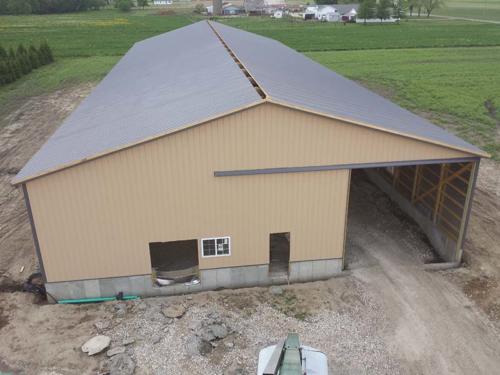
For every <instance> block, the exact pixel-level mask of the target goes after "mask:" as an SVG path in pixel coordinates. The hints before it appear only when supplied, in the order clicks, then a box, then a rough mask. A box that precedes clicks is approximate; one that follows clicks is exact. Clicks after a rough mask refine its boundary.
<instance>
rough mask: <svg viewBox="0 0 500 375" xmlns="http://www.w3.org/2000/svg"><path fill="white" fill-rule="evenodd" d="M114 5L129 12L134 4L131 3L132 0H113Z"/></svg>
mask: <svg viewBox="0 0 500 375" xmlns="http://www.w3.org/2000/svg"><path fill="white" fill-rule="evenodd" d="M115 6H116V7H117V8H118V9H120V10H121V11H122V12H129V11H130V9H132V7H133V6H134V4H133V3H132V0H117V1H116V2H115Z"/></svg>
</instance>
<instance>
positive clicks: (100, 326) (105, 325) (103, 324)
mask: <svg viewBox="0 0 500 375" xmlns="http://www.w3.org/2000/svg"><path fill="white" fill-rule="evenodd" d="M110 326H111V322H109V321H107V320H100V321H98V322H96V323H94V327H95V329H97V330H98V331H99V332H102V331H105V330H107V329H109V327H110Z"/></svg>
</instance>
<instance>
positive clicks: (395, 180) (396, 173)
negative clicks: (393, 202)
mask: <svg viewBox="0 0 500 375" xmlns="http://www.w3.org/2000/svg"><path fill="white" fill-rule="evenodd" d="M399 172H400V169H399V168H398V167H394V173H393V174H392V187H393V188H395V187H396V185H397V184H398V179H399Z"/></svg>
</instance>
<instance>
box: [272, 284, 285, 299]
mask: <svg viewBox="0 0 500 375" xmlns="http://www.w3.org/2000/svg"><path fill="white" fill-rule="evenodd" d="M269 292H270V293H271V294H272V295H273V296H281V295H282V294H283V288H282V287H280V286H278V285H273V286H272V287H270V288H269Z"/></svg>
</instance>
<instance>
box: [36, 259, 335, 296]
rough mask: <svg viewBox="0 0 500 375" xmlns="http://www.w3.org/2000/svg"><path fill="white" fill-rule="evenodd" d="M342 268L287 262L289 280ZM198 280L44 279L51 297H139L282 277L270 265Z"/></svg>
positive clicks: (216, 272) (212, 272)
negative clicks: (162, 282) (164, 283)
mask: <svg viewBox="0 0 500 375" xmlns="http://www.w3.org/2000/svg"><path fill="white" fill-rule="evenodd" d="M340 272H342V259H326V260H314V261H305V262H293V263H290V272H289V273H290V275H289V281H290V282H306V281H313V280H322V279H327V278H329V277H332V276H335V275H337V274H339V273H340ZM200 281H201V282H200V284H198V285H185V284H183V283H181V284H174V285H168V286H163V287H158V286H156V285H154V283H153V280H152V279H151V275H139V276H127V277H110V278H105V279H93V280H76V281H63V282H53V283H46V284H45V287H46V289H47V292H48V293H49V295H50V297H52V298H54V299H56V300H61V299H79V298H96V297H112V296H116V295H117V294H118V293H120V292H122V293H123V294H124V295H137V296H141V297H153V296H167V295H174V294H186V293H194V292H201V291H204V290H215V289H219V288H244V287H253V286H266V285H271V284H280V283H283V282H286V279H285V281H283V279H272V278H271V277H270V276H269V265H267V264H263V265H255V266H244V267H227V268H216V269H209V270H200Z"/></svg>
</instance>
